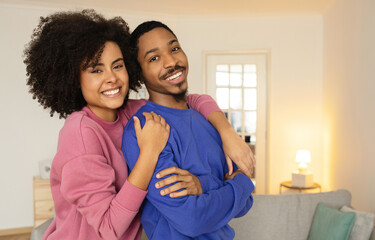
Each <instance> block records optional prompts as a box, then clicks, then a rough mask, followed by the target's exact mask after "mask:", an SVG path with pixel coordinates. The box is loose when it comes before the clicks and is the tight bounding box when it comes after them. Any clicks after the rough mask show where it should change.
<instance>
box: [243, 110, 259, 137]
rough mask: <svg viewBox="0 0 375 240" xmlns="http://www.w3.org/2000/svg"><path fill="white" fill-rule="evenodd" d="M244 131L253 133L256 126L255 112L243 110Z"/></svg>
mask: <svg viewBox="0 0 375 240" xmlns="http://www.w3.org/2000/svg"><path fill="white" fill-rule="evenodd" d="M244 123H245V132H246V133H255V132H256V127H257V113H256V112H245V122H244Z"/></svg>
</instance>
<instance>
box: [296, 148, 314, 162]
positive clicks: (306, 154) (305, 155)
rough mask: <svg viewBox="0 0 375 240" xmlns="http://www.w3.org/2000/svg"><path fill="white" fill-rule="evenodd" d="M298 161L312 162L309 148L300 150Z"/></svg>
mask: <svg viewBox="0 0 375 240" xmlns="http://www.w3.org/2000/svg"><path fill="white" fill-rule="evenodd" d="M296 161H297V162H298V163H310V162H311V156H310V151H308V150H298V151H297V155H296Z"/></svg>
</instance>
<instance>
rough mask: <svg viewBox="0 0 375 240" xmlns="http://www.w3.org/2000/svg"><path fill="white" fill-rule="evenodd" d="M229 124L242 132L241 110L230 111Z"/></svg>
mask: <svg viewBox="0 0 375 240" xmlns="http://www.w3.org/2000/svg"><path fill="white" fill-rule="evenodd" d="M231 118H232V119H231V124H232V127H233V129H234V130H235V131H236V132H238V133H240V132H242V129H241V127H242V113H241V112H232V113H231Z"/></svg>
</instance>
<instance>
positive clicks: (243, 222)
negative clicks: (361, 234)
mask: <svg viewBox="0 0 375 240" xmlns="http://www.w3.org/2000/svg"><path fill="white" fill-rule="evenodd" d="M350 201H351V194H350V193H349V192H348V191H347V190H337V191H332V192H323V193H306V194H284V195H256V194H255V195H254V205H253V207H252V208H251V209H250V211H249V212H248V213H247V214H246V215H245V216H244V217H242V218H238V219H233V220H232V221H231V222H230V223H229V225H231V227H233V228H234V229H235V232H236V236H235V239H241V240H242V239H255V240H275V239H277V240H279V239H280V240H306V239H307V237H308V234H309V230H310V226H311V224H312V220H313V217H314V213H315V208H316V206H317V205H318V203H319V202H323V203H325V204H326V205H328V206H330V207H334V208H337V209H339V208H341V207H342V206H344V205H346V206H350ZM370 239H371V240H375V234H374V231H373V233H372V236H371V238H370Z"/></svg>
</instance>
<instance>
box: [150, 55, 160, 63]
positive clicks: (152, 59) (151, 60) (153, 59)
mask: <svg viewBox="0 0 375 240" xmlns="http://www.w3.org/2000/svg"><path fill="white" fill-rule="evenodd" d="M158 59H159V57H156V56H155V57H152V58H151V59H150V62H153V61H156V60H158Z"/></svg>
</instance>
